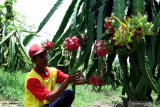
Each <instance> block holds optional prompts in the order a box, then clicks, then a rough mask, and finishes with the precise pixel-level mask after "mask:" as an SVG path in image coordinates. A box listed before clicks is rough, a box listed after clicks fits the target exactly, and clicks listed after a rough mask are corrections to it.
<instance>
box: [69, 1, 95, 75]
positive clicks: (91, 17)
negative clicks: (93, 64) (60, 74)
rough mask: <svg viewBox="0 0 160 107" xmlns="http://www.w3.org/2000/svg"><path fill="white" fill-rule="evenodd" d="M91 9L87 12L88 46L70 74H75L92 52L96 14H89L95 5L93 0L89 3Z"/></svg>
mask: <svg viewBox="0 0 160 107" xmlns="http://www.w3.org/2000/svg"><path fill="white" fill-rule="evenodd" d="M87 3H88V5H87V6H89V7H86V8H87V12H88V13H89V14H87V16H86V18H88V22H87V24H88V26H87V35H89V36H88V42H87V45H86V47H85V49H84V52H83V53H82V55H81V56H80V57H79V58H78V61H77V62H76V64H75V65H74V67H73V68H72V69H71V71H70V72H69V74H73V73H74V72H75V71H76V70H77V69H78V68H79V67H80V66H81V65H82V64H83V63H84V61H85V59H86V58H87V56H88V54H89V53H90V51H91V46H92V41H93V35H94V18H95V16H94V12H89V8H91V7H92V6H93V4H94V3H95V0H91V1H90V2H89V1H87Z"/></svg>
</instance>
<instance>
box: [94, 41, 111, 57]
mask: <svg viewBox="0 0 160 107" xmlns="http://www.w3.org/2000/svg"><path fill="white" fill-rule="evenodd" d="M94 49H95V53H96V54H97V55H98V58H100V57H103V56H105V55H106V54H108V49H107V48H106V47H105V45H104V43H103V41H102V40H98V41H96V43H95V45H94Z"/></svg>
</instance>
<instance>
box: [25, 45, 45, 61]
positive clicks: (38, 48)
mask: <svg viewBox="0 0 160 107" xmlns="http://www.w3.org/2000/svg"><path fill="white" fill-rule="evenodd" d="M44 50H45V49H44V48H43V46H42V45H39V44H34V45H32V46H31V47H30V48H29V52H28V54H29V57H30V58H31V59H32V58H33V56H34V55H37V54H39V53H41V52H43V51H44Z"/></svg>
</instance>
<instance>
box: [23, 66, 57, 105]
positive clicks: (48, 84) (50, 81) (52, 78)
mask: <svg viewBox="0 0 160 107" xmlns="http://www.w3.org/2000/svg"><path fill="white" fill-rule="evenodd" d="M47 70H48V72H49V74H50V75H49V77H48V78H47V79H44V78H42V77H41V76H40V75H39V74H38V73H37V72H36V71H35V70H34V69H32V70H31V71H30V72H29V73H28V74H27V76H26V79H25V98H24V107H44V105H45V104H48V103H49V102H48V101H47V100H43V101H39V100H38V99H37V98H36V97H35V96H34V95H33V94H32V93H31V92H30V91H29V90H28V88H27V81H28V80H29V79H31V78H36V79H38V80H39V81H40V83H41V84H42V85H43V86H44V87H45V88H46V89H47V90H48V91H52V90H53V89H54V87H55V84H56V79H57V69H56V68H53V67H52V68H51V67H50V68H49V67H47Z"/></svg>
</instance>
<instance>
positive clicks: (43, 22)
mask: <svg viewBox="0 0 160 107" xmlns="http://www.w3.org/2000/svg"><path fill="white" fill-rule="evenodd" d="M62 2H63V0H58V1H57V2H56V3H55V4H54V6H53V7H52V8H51V10H50V11H49V13H48V14H47V16H46V17H45V18H44V19H43V21H42V22H41V23H40V25H39V26H38V30H37V33H38V32H39V31H40V30H41V29H42V28H43V27H44V26H45V24H46V23H47V22H48V20H49V19H50V18H51V16H52V15H53V14H54V12H55V11H56V10H57V9H58V7H59V6H60V5H61V4H62Z"/></svg>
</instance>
